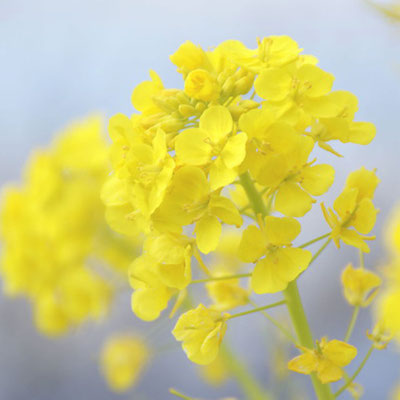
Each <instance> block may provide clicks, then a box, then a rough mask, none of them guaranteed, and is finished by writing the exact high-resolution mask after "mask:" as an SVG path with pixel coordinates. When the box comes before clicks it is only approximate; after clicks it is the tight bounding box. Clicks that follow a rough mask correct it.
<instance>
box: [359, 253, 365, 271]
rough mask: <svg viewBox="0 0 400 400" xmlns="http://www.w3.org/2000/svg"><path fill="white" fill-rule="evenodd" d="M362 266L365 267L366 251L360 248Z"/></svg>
mask: <svg viewBox="0 0 400 400" xmlns="http://www.w3.org/2000/svg"><path fill="white" fill-rule="evenodd" d="M360 267H361V268H365V259H364V252H363V251H362V250H360Z"/></svg>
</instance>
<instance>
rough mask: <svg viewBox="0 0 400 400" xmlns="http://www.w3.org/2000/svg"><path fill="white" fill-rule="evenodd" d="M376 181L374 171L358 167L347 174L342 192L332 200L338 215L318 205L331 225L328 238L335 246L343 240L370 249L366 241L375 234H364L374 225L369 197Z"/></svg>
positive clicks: (362, 248)
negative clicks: (370, 235) (369, 235)
mask: <svg viewBox="0 0 400 400" xmlns="http://www.w3.org/2000/svg"><path fill="white" fill-rule="evenodd" d="M378 183H379V180H378V178H377V177H376V175H375V171H368V170H367V169H365V168H361V169H359V170H357V171H354V172H352V173H351V174H350V175H349V176H348V178H347V181H346V186H345V188H344V190H343V192H342V193H341V194H340V195H339V197H338V198H337V199H336V200H335V202H334V204H333V209H334V211H335V212H336V213H337V214H336V213H335V212H334V211H333V210H332V209H330V208H329V209H328V210H327V209H326V208H325V206H324V204H321V207H322V211H323V213H324V217H325V219H326V221H327V223H328V224H329V226H330V227H331V228H332V233H331V237H332V239H333V240H334V242H335V244H336V246H337V247H340V240H343V242H344V243H346V244H348V245H350V246H354V247H357V248H359V249H360V250H362V251H363V252H365V253H368V252H369V247H368V246H367V244H366V243H365V240H373V239H374V237H368V236H363V235H366V234H368V233H369V232H371V230H372V228H373V227H374V225H375V221H376V215H377V213H378V210H376V209H375V207H374V205H373V203H372V197H373V195H374V192H375V189H376V186H377V185H378ZM350 228H355V229H354V230H353V229H350Z"/></svg>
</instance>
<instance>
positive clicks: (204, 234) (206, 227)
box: [194, 215, 222, 254]
mask: <svg viewBox="0 0 400 400" xmlns="http://www.w3.org/2000/svg"><path fill="white" fill-rule="evenodd" d="M221 230H222V228H221V223H220V222H219V221H218V218H217V217H214V216H213V215H208V216H205V217H203V218H201V219H200V221H198V222H197V224H196V227H195V230H194V231H195V233H196V243H197V246H198V248H199V250H200V251H201V252H202V253H204V254H208V253H209V252H210V251H214V250H215V249H216V248H217V246H218V242H219V238H220V237H221Z"/></svg>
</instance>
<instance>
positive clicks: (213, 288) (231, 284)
mask: <svg viewBox="0 0 400 400" xmlns="http://www.w3.org/2000/svg"><path fill="white" fill-rule="evenodd" d="M229 274H230V272H229V270H226V269H224V267H223V266H222V267H220V268H218V269H217V270H215V269H213V277H218V276H227V275H229ZM206 289H207V293H208V295H209V297H210V298H211V300H212V301H213V305H212V306H211V308H213V309H215V310H219V311H228V310H231V309H232V308H236V307H240V306H243V305H245V304H247V303H248V298H249V291H248V290H247V289H244V288H242V287H241V286H240V280H239V279H228V280H224V281H215V282H208V283H207V284H206Z"/></svg>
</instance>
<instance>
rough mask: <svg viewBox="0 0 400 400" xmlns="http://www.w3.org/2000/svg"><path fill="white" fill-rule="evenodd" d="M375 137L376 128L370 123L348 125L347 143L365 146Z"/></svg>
mask: <svg viewBox="0 0 400 400" xmlns="http://www.w3.org/2000/svg"><path fill="white" fill-rule="evenodd" d="M375 135H376V127H375V125H374V124H372V123H371V122H353V123H352V124H351V125H350V131H349V137H348V141H349V142H351V143H357V144H363V145H367V144H370V143H371V142H372V140H373V139H374V137H375Z"/></svg>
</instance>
